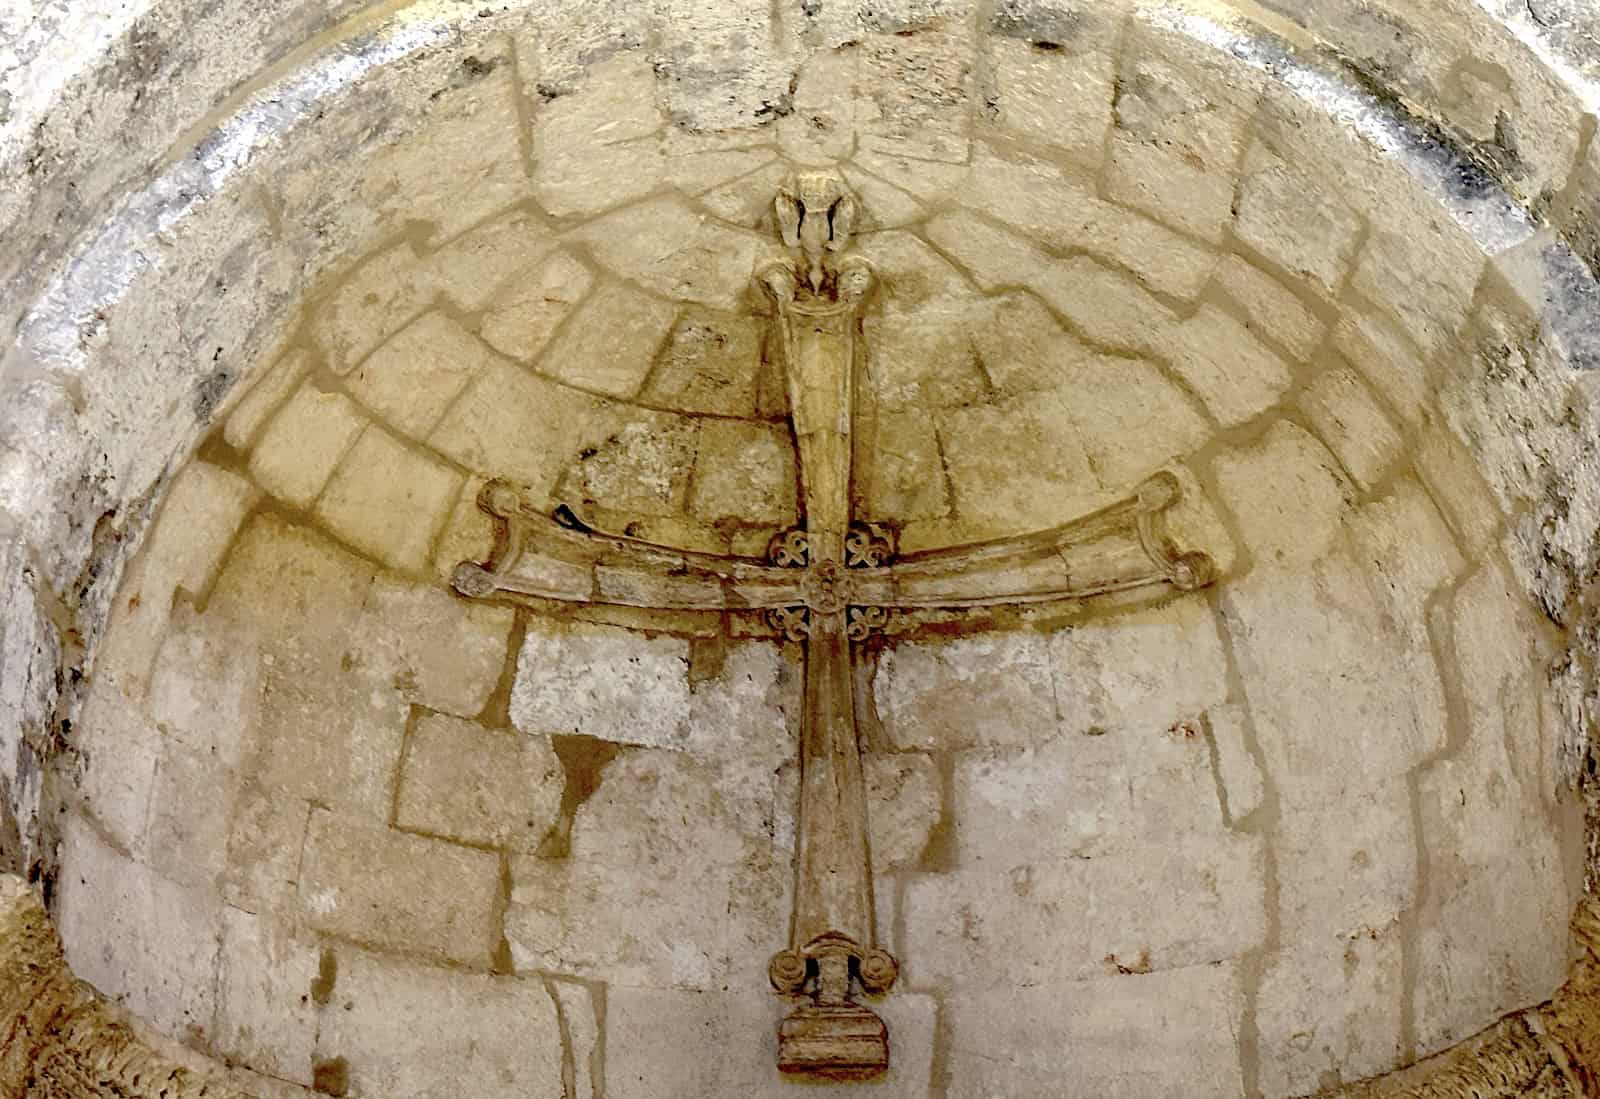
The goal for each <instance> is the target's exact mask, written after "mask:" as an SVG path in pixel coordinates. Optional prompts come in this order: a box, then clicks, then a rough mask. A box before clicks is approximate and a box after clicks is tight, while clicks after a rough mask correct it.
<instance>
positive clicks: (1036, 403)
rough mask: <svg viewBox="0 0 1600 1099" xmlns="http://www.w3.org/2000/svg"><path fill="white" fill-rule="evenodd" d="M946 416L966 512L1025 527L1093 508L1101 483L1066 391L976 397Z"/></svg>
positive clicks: (955, 492)
mask: <svg viewBox="0 0 1600 1099" xmlns="http://www.w3.org/2000/svg"><path fill="white" fill-rule="evenodd" d="M938 424H939V438H940V442H941V443H942V444H943V451H944V456H945V468H946V475H947V476H948V477H949V478H950V488H951V493H952V497H953V499H952V504H953V505H954V507H955V510H956V512H957V514H959V515H961V516H962V517H963V518H965V519H968V520H971V521H973V522H975V523H980V524H985V525H987V526H989V527H990V528H991V529H992V530H994V531H995V532H996V533H1002V532H1007V533H1020V532H1021V531H1025V530H1034V529H1038V528H1040V527H1049V526H1055V525H1056V524H1059V523H1064V522H1066V521H1067V520H1068V519H1072V518H1074V517H1076V516H1077V515H1079V514H1081V513H1082V512H1085V511H1089V510H1091V508H1092V506H1093V503H1092V502H1093V500H1094V498H1095V495H1096V493H1097V491H1098V489H1099V487H1100V486H1099V483H1098V479H1097V478H1096V477H1095V474H1094V471H1093V469H1092V468H1091V467H1090V465H1089V458H1088V455H1087V454H1085V453H1084V449H1083V441H1082V439H1081V438H1080V436H1079V434H1078V430H1077V426H1076V425H1075V424H1074V423H1073V420H1072V413H1071V411H1070V409H1069V406H1068V404H1067V401H1066V399H1065V397H1064V394H1061V393H1053V394H1041V395H1037V396H1032V397H1027V398H1018V399H1016V400H1015V401H1013V402H1009V403H1004V404H984V405H975V406H973V407H969V408H963V409H960V410H957V411H953V412H949V413H944V414H942V415H940V416H939V418H938ZM1002 425H1004V426H1002ZM1002 469H1005V470H1007V471H1008V473H1007V474H1006V475H1002V474H1001V473H1000V471H1001V470H1002Z"/></svg>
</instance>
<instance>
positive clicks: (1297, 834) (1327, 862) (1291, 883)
mask: <svg viewBox="0 0 1600 1099" xmlns="http://www.w3.org/2000/svg"><path fill="white" fill-rule="evenodd" d="M1269 751H1270V749H1269ZM1417 841H1418V837H1417V835H1416V832H1415V829H1413V828H1412V825H1411V798H1410V793H1409V790H1408V789H1407V784H1406V782H1405V779H1404V777H1403V776H1402V775H1399V774H1396V775H1395V776H1393V777H1391V778H1389V779H1387V780H1386V781H1385V782H1384V783H1383V784H1381V785H1379V786H1376V787H1372V788H1370V789H1365V790H1350V791H1347V792H1346V794H1345V795H1344V796H1343V797H1340V798H1338V799H1335V800H1331V801H1326V802H1319V803H1306V802H1302V801H1299V800H1298V799H1294V798H1292V797H1291V798H1288V799H1285V801H1284V803H1283V804H1282V805H1280V807H1279V817H1278V827H1277V832H1276V835H1275V836H1274V837H1273V843H1274V845H1275V848H1276V850H1277V854H1278V912H1279V926H1280V927H1281V929H1282V941H1283V942H1285V943H1287V944H1291V945H1292V946H1293V947H1296V948H1306V949H1308V950H1310V951H1312V952H1316V951H1323V950H1332V949H1334V948H1335V947H1337V946H1339V945H1341V944H1344V943H1347V942H1350V941H1351V940H1352V939H1355V938H1359V937H1361V936H1372V935H1374V934H1377V933H1380V932H1387V931H1390V930H1392V929H1394V928H1395V926H1396V921H1397V920H1398V919H1399V917H1400V915H1401V913H1403V912H1405V911H1406V910H1407V909H1409V908H1410V907H1411V905H1412V904H1413V903H1414V902H1415V900H1416V896H1417V889H1418V885H1417V875H1418V873H1419V862H1418V854H1417Z"/></svg>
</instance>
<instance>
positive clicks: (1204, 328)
mask: <svg viewBox="0 0 1600 1099" xmlns="http://www.w3.org/2000/svg"><path fill="white" fill-rule="evenodd" d="M1172 366H1173V369H1174V370H1176V371H1177V372H1178V374H1179V375H1181V376H1182V378H1183V379H1184V381H1185V382H1187V383H1188V385H1189V387H1190V389H1192V390H1193V391H1194V392H1195V393H1196V394H1197V395H1198V396H1199V398H1200V399H1201V400H1202V401H1204V402H1205V404H1206V407H1207V409H1209V410H1210V412H1211V414H1212V415H1213V416H1214V417H1216V419H1217V422H1218V423H1220V424H1222V426H1223V427H1235V426H1237V425H1239V424H1242V423H1244V422H1245V421H1247V420H1249V419H1251V418H1252V417H1255V416H1258V415H1260V414H1261V413H1263V412H1265V411H1266V410H1267V409H1268V408H1270V407H1272V405H1274V404H1275V403H1277V401H1278V400H1279V399H1280V398H1281V397H1282V396H1283V394H1284V391H1285V390H1287V389H1288V388H1289V386H1290V384H1291V383H1292V381H1293V375H1292V374H1291V373H1290V371H1289V368H1288V365H1287V364H1286V363H1284V361H1283V360H1282V359H1281V358H1279V356H1278V354H1277V353H1276V352H1274V351H1273V350H1272V349H1271V348H1269V347H1267V346H1266V345H1265V344H1263V343H1262V342H1261V341H1260V340H1258V339H1256V338H1255V337H1254V336H1253V335H1251V334H1250V331H1249V329H1247V328H1246V327H1244V326H1243V325H1242V324H1240V323H1239V322H1238V321H1236V320H1235V319H1234V318H1233V317H1231V316H1229V315H1228V314H1226V313H1224V312H1223V311H1222V310H1220V309H1218V308H1216V307H1215V306H1211V305H1204V306H1201V308H1200V311H1199V312H1198V313H1196V314H1195V315H1194V316H1193V317H1191V318H1189V319H1188V320H1186V321H1184V322H1183V324H1182V326H1181V327H1180V328H1179V330H1178V332H1177V336H1176V340H1175V347H1174V349H1173V353H1172Z"/></svg>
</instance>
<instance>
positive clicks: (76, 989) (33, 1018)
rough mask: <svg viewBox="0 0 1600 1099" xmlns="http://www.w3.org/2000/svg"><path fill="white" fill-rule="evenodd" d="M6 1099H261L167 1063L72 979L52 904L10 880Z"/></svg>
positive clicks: (0, 896)
mask: <svg viewBox="0 0 1600 1099" xmlns="http://www.w3.org/2000/svg"><path fill="white" fill-rule="evenodd" d="M0 1094H4V1095H17V1096H38V1097H40V1099H66V1097H69V1096H71V1097H77V1096H85V1097H88V1096H108V1097H112V1096H115V1097H136V1096H151V1097H152V1099H154V1097H156V1096H160V1097H162V1099H254V1096H253V1093H251V1092H248V1091H242V1090H239V1089H237V1088H234V1087H231V1086H229V1085H227V1084H224V1083H221V1082H220V1081H218V1080H217V1079H216V1078H215V1076H214V1075H213V1074H211V1073H209V1072H206V1071H196V1070H194V1069H192V1068H188V1067H185V1066H183V1065H180V1064H178V1063H177V1062H175V1061H173V1060H170V1059H168V1058H167V1057H164V1056H163V1055H162V1054H161V1053H159V1052H157V1051H156V1050H154V1049H152V1048H151V1047H150V1046H148V1045H147V1044H146V1043H145V1042H144V1041H143V1040H142V1039H141V1038H140V1036H139V1034H138V1033H137V1031H136V1030H135V1029H134V1027H133V1026H132V1025H130V1023H129V1022H128V1021H127V1020H126V1019H125V1017H124V1016H123V1015H122V1013H121V1012H119V1011H117V1010H116V1009H114V1008H112V1007H111V1006H110V1005H108V1004H107V1003H106V1002H105V1001H103V1000H101V999H100V998H99V996H97V995H96V994H95V993H94V991H93V990H91V989H90V988H89V987H88V986H87V985H84V984H83V983H82V982H80V981H78V980H77V979H76V978H74V977H73V976H72V972H71V970H69V969H68V968H67V962H66V957H65V955H64V954H63V953H62V948H61V939H60V937H59V936H58V935H57V934H56V930H55V927H54V926H53V925H52V924H51V923H50V919H49V917H48V916H47V915H46V914H45V910H44V905H43V904H41V903H40V901H39V898H38V897H37V896H35V895H34V892H33V890H32V889H31V888H29V887H28V885H27V884H26V883H25V882H23V881H22V879H20V878H16V877H13V876H10V875H0Z"/></svg>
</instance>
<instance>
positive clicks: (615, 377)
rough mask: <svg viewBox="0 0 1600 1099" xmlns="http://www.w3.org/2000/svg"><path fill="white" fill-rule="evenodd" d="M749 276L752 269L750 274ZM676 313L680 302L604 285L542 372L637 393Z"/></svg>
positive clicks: (549, 353) (595, 388)
mask: <svg viewBox="0 0 1600 1099" xmlns="http://www.w3.org/2000/svg"><path fill="white" fill-rule="evenodd" d="M749 266H753V264H751V265H749ZM749 274H750V272H749V270H748V269H747V270H746V271H745V278H747V279H748V278H749ZM677 316H678V310H677V307H676V306H674V305H672V304H670V303H668V302H664V301H662V300H661V299H659V298H653V297H651V296H649V295H648V294H644V293H641V292H640V291H638V290H635V289H633V288H632V287H631V286H623V285H621V284H608V285H605V286H602V287H600V289H598V290H596V291H595V292H594V294H593V295H592V296H590V297H589V298H588V299H586V300H585V301H584V303H583V305H582V306H581V307H579V308H578V310H577V311H576V312H575V313H574V314H573V317H572V321H571V323H570V324H567V325H566V326H564V327H563V328H562V329H561V330H560V331H559V332H557V334H556V336H555V338H554V339H553V340H552V341H551V343H550V346H549V347H548V349H547V350H546V352H545V355H544V359H543V369H542V372H543V373H545V374H547V375H549V376H550V377H552V378H555V379H557V380H559V381H562V382H565V383H566V384H568V385H572V386H576V387H577V388H579V389H584V390H589V391H591V392H595V393H602V394H605V395H607V396H611V397H623V398H630V397H633V396H634V395H635V394H637V393H638V392H639V390H640V389H641V388H643V386H644V381H645V378H646V376H647V375H648V374H649V373H650V370H651V368H652V367H653V366H654V365H655V360H656V355H657V354H658V353H659V352H660V351H661V349H662V347H663V346H664V345H665V343H666V339H667V333H668V332H670V331H671V330H672V325H673V322H674V320H676V319H677Z"/></svg>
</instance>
